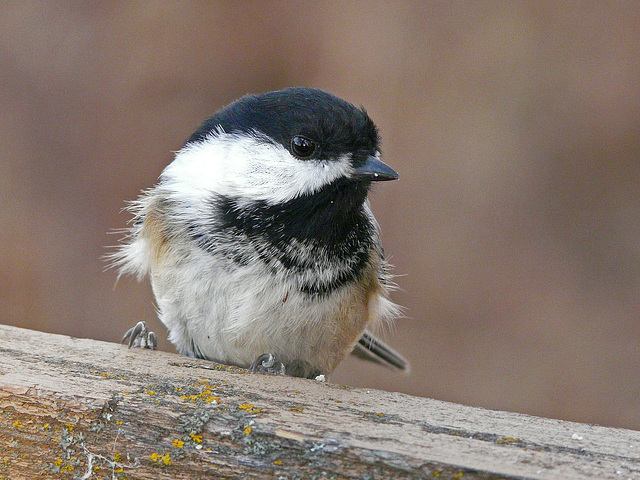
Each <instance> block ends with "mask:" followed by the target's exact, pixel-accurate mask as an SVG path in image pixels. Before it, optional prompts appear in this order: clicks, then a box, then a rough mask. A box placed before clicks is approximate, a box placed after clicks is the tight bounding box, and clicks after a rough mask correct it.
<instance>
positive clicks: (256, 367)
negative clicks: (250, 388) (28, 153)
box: [249, 353, 284, 375]
mask: <svg viewBox="0 0 640 480" xmlns="http://www.w3.org/2000/svg"><path fill="white" fill-rule="evenodd" d="M249 370H251V371H252V372H254V373H255V372H259V373H268V374H271V375H284V364H283V363H282V362H278V361H277V360H276V357H275V355H272V354H270V353H263V354H262V355H260V356H259V357H258V358H257V359H256V361H255V362H253V363H252V364H251V367H249Z"/></svg>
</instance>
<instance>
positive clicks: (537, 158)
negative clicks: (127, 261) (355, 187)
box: [0, 0, 640, 429]
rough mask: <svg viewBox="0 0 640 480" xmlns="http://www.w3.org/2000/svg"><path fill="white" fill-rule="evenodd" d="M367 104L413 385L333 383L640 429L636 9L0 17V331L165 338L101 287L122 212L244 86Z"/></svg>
mask: <svg viewBox="0 0 640 480" xmlns="http://www.w3.org/2000/svg"><path fill="white" fill-rule="evenodd" d="M291 85H305V86H314V87H319V88H322V89H325V90H328V91H330V92H332V93H334V94H336V95H338V96H341V97H343V98H345V99H347V100H349V101H351V102H353V103H356V104H362V105H364V106H366V108H367V109H368V111H369V113H370V114H371V116H372V117H373V118H374V120H375V121H376V122H377V123H378V125H379V127H380V128H381V132H382V135H383V142H384V143H383V149H384V158H385V160H386V161H387V162H388V163H389V164H391V165H392V166H393V167H394V168H395V169H397V170H398V171H399V172H400V174H401V180H400V181H397V182H391V183H387V184H384V185H380V186H378V188H377V189H376V192H375V194H374V197H373V202H372V203H373V209H374V212H375V213H376V215H377V217H378V219H379V221H380V224H381V226H382V232H383V239H384V243H385V248H386V251H387V252H388V254H389V255H390V257H391V261H392V262H393V263H394V264H395V266H396V269H395V272H396V273H397V274H399V275H401V276H400V277H399V278H398V279H397V282H398V283H399V285H400V287H401V290H400V291H398V292H396V294H395V299H396V301H397V302H399V303H401V304H402V305H405V306H406V307H407V317H408V318H407V319H403V320H400V321H399V322H398V323H397V327H396V329H395V334H392V335H389V337H388V339H389V341H390V343H392V344H393V345H394V346H396V347H398V348H400V349H401V350H402V351H404V352H406V355H407V356H408V357H409V359H410V360H411V361H412V363H413V373H412V375H411V376H409V377H401V376H397V375H394V374H393V373H392V372H388V371H386V370H384V369H382V368H379V367H377V366H374V365H368V364H364V363H362V362H360V361H358V360H356V359H349V360H347V361H345V362H344V363H343V364H342V365H341V366H340V368H339V370H338V371H337V372H336V374H335V375H334V376H333V378H332V380H333V381H335V382H339V383H348V384H350V385H354V386H367V387H372V388H383V389H388V390H397V391H401V392H407V393H410V394H414V395H423V396H428V397H433V398H438V399H444V400H450V401H454V402H461V403H464V404H469V405H477V406H486V407H491V408H497V409H506V410H511V411H518V412H525V413H531V414H536V415H543V416H549V417H556V418H562V419H567V420H576V421H582V422H596V423H600V424H604V425H611V426H623V427H629V428H635V429H638V428H640V368H639V366H640V342H639V337H640V323H639V322H638V317H639V315H640V4H638V3H637V2H615V3H614V2H557V1H546V2H484V3H483V2H449V1H443V2H429V3H425V2H404V3H400V2H395V1H393V0H391V1H388V2H350V1H349V2H343V3H340V2H327V3H320V4H318V3H314V2H268V3H267V2H252V3H249V2H247V3H240V2H229V3H217V2H190V3H187V2H175V3H174V2H164V1H159V2H122V3H116V2H107V1H104V2H85V1H78V2H61V1H58V2H35V3H30V2H26V1H25V2H13V3H9V2H6V3H2V4H1V5H0V162H1V165H0V167H1V170H0V198H1V202H2V209H1V223H0V322H2V323H6V324H11V325H18V326H22V327H27V328H33V329H37V330H43V331H48V332H57V333H64V334H69V335H74V336H80V337H91V338H97V339H103V340H109V341H118V340H119V339H120V336H121V334H122V333H123V332H124V330H126V328H128V327H129V326H131V325H132V324H133V323H134V322H136V321H138V320H146V321H148V322H150V323H151V325H152V326H153V328H154V329H155V330H156V331H157V332H159V333H160V337H161V348H164V349H168V350H171V349H172V346H171V345H170V344H169V343H168V342H167V341H166V334H165V330H164V328H163V327H162V325H160V324H159V323H158V322H157V320H155V313H154V307H153V301H152V297H151V294H150V288H149V285H148V283H143V284H140V285H139V284H137V283H136V282H135V281H134V280H133V279H122V280H121V281H120V282H119V283H118V285H117V287H116V288H114V284H115V280H116V274H115V273H114V272H113V271H109V272H106V273H105V272H104V271H103V269H104V263H103V262H102V261H101V258H100V257H101V256H102V255H103V254H105V253H106V252H107V251H108V250H107V248H106V247H105V246H107V245H113V244H114V243H116V242H117V239H118V236H117V235H109V234H108V232H109V231H110V230H112V229H118V228H122V227H124V226H125V224H126V222H127V220H128V219H129V217H128V215H127V214H125V213H120V210H121V208H122V207H123V206H124V202H125V200H131V199H134V198H135V197H136V196H137V194H138V192H139V191H140V190H141V189H144V188H147V187H150V186H151V185H152V184H153V183H154V182H155V180H156V178H157V176H158V175H159V173H160V172H161V170H162V168H163V167H164V166H165V165H166V164H167V163H168V162H170V161H171V158H172V154H171V151H175V150H177V149H179V148H180V147H181V145H182V142H183V141H184V140H185V139H186V138H187V137H188V136H189V134H190V133H191V132H192V130H193V129H194V128H195V127H196V126H197V124H199V123H200V121H201V120H202V119H203V118H204V117H206V116H208V115H210V114H212V113H213V112H214V111H215V110H216V109H218V108H219V107H220V106H222V105H224V104H226V103H227V102H229V101H231V100H233V99H235V98H236V97H238V96H240V95H242V94H244V93H247V92H260V91H266V90H273V89H278V88H282V87H286V86H291Z"/></svg>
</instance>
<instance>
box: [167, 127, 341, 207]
mask: <svg viewBox="0 0 640 480" xmlns="http://www.w3.org/2000/svg"><path fill="white" fill-rule="evenodd" d="M350 160H351V159H350V155H343V156H341V157H340V158H338V159H334V160H331V161H322V160H299V159H297V158H295V157H294V156H293V155H291V154H290V153H289V151H288V150H287V149H286V148H284V147H283V146H282V145H280V144H277V143H274V142H271V141H270V140H269V139H266V138H265V137H264V136H262V135H260V134H226V133H221V132H216V133H214V134H211V135H210V136H209V137H207V138H206V139H205V140H204V141H202V142H199V143H196V144H192V145H188V146H186V147H184V148H183V149H182V150H180V151H179V152H178V153H177V155H176V158H175V160H174V161H173V162H172V163H171V164H170V165H169V166H168V167H167V168H166V169H165V170H164V172H162V175H161V177H160V178H161V182H162V184H163V186H165V187H167V188H168V189H169V190H171V191H173V192H175V193H176V194H178V195H179V198H180V200H181V201H183V202H188V201H190V200H198V199H200V200H204V199H205V198H207V197H209V196H210V195H211V193H216V194H218V195H225V196H230V197H233V198H235V199H238V200H240V201H242V200H246V202H247V203H250V202H253V201H264V202H266V203H267V204H270V205H274V204H279V203H283V202H286V201H288V200H291V199H293V198H296V197H299V196H301V195H304V194H312V193H314V192H316V191H318V190H319V189H320V188H322V187H323V186H325V185H327V184H329V183H331V182H333V181H334V180H336V179H338V178H340V177H349V176H350V175H351V174H352V173H353V167H352V166H351V162H350Z"/></svg>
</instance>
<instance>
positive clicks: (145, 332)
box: [120, 322, 158, 350]
mask: <svg viewBox="0 0 640 480" xmlns="http://www.w3.org/2000/svg"><path fill="white" fill-rule="evenodd" d="M125 342H126V343H128V344H129V348H131V347H140V348H149V349H151V350H157V349H158V337H157V335H156V334H155V333H154V332H152V331H150V330H149V327H147V324H146V323H145V322H138V323H136V324H135V326H134V327H131V328H130V329H129V330H127V331H126V332H125V334H124V336H123V337H122V340H121V341H120V343H125Z"/></svg>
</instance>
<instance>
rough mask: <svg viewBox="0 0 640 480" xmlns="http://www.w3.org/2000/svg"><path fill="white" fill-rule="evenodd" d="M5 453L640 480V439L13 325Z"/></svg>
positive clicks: (62, 461)
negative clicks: (247, 370)
mask: <svg viewBox="0 0 640 480" xmlns="http://www.w3.org/2000/svg"><path fill="white" fill-rule="evenodd" d="M576 401H579V399H576ZM0 445H2V446H4V448H3V449H2V451H1V453H0V478H10V479H12V480H13V479H21V478H24V479H35V478H55V479H59V478H76V479H89V478H101V479H103V478H104V479H116V478H117V479H124V478H128V479H134V478H135V479H158V478H171V479H195V478H200V479H204V478H260V479H264V478H274V479H277V478H288V479H293V478H335V479H341V478H350V479H351V478H353V479H363V478H369V479H388V478H394V479H395V478H397V479H404V478H407V479H408V478H439V479H449V478H451V479H459V478H464V479H468V478H473V479H493V478H518V479H522V478H549V479H551V478H553V479H557V478H563V479H568V478H598V479H601V478H616V479H627V478H639V477H640V432H635V431H631V430H622V429H614V428H604V427H599V426H595V425H584V424H578V423H570V422H562V421H558V420H549V419H544V418H536V417H531V416H527V415H520V414H515V413H506V412H499V411H491V410H484V409H480V408H472V407H465V406H461V405H455V404H451V403H446V402H440V401H435V400H430V399H426V398H417V397H411V396H408V395H403V394H399V393H388V392H381V391H374V390H364V389H356V388H349V387H345V386H340V385H331V384H325V383H320V382H317V381H313V380H303V379H297V378H290V377H272V376H266V375H258V374H249V373H247V372H246V371H244V370H242V369H238V368H233V367H225V366H220V365H216V364H213V363H210V362H206V361H199V360H194V359H190V358H186V357H182V356H178V355H174V354H170V353H165V352H152V351H149V350H139V349H134V350H128V349H127V348H126V347H124V346H121V345H118V344H114V343H105V342H99V341H95V340H85V339H77V338H70V337H66V336H61V335H51V334H46V333H40V332H35V331H30V330H24V329H20V328H15V327H7V326H0Z"/></svg>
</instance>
